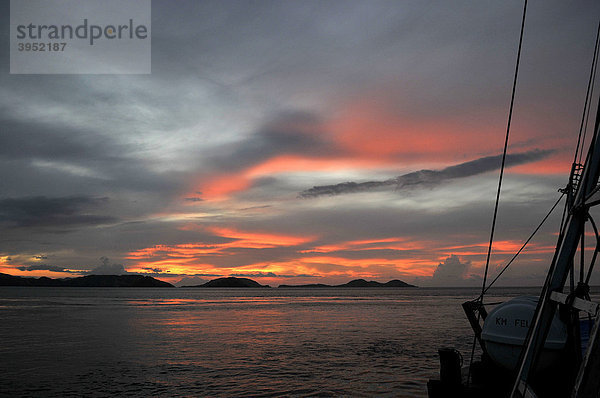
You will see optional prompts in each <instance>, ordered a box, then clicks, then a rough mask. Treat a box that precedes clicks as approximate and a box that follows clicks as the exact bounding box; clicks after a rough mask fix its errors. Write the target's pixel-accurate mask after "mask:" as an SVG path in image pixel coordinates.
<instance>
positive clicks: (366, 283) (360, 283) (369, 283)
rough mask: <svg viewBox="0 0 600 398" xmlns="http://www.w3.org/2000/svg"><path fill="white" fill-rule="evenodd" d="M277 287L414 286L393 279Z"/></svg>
mask: <svg viewBox="0 0 600 398" xmlns="http://www.w3.org/2000/svg"><path fill="white" fill-rule="evenodd" d="M279 287H304V288H325V287H416V286H415V285H411V284H408V283H406V282H402V281H401V280H398V279H394V280H391V281H389V282H386V283H381V282H375V281H366V280H364V279H355V280H353V281H350V282H348V283H344V284H343V285H324V284H322V283H312V284H308V285H279Z"/></svg>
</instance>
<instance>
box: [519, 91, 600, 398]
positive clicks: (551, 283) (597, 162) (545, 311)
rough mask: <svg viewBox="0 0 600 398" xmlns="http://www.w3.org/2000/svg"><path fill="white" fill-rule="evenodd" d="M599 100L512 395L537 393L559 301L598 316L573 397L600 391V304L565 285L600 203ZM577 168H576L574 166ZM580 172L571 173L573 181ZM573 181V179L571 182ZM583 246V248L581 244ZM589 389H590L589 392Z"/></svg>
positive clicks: (524, 395)
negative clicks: (534, 382) (534, 378)
mask: <svg viewBox="0 0 600 398" xmlns="http://www.w3.org/2000/svg"><path fill="white" fill-rule="evenodd" d="M599 123H600V103H599V104H598V110H597V113H596V123H595V127H594V136H593V138H592V142H591V144H590V148H589V151H588V154H587V158H586V162H585V166H584V168H583V172H582V175H581V181H580V182H579V183H578V184H577V186H576V187H575V189H576V191H575V195H574V196H575V198H574V200H573V203H572V206H571V208H570V209H569V214H568V218H567V221H566V223H565V229H564V230H563V231H564V234H563V237H562V239H561V240H560V242H559V244H558V246H557V248H556V251H555V254H554V258H553V261H552V264H551V266H550V270H549V271H548V276H547V277H546V282H545V284H544V288H543V290H542V293H541V296H540V300H539V302H538V306H537V308H536V311H535V315H534V318H533V319H534V322H533V326H532V327H531V329H530V330H529V334H528V338H527V343H526V346H525V349H524V350H523V352H522V353H521V359H520V361H519V365H518V375H517V378H516V381H515V384H514V386H513V389H512V393H511V397H512V398H520V397H535V396H536V395H535V393H534V392H533V390H532V389H531V387H529V384H528V378H529V375H530V374H531V373H532V372H533V371H534V370H535V368H536V364H537V362H538V360H539V356H540V353H541V351H542V349H543V347H544V344H545V341H546V337H547V335H548V331H549V329H550V324H551V323H552V319H553V317H554V314H555V312H556V310H557V307H558V304H559V302H562V303H565V302H566V303H570V305H571V306H572V307H573V308H576V309H578V310H584V311H587V312H588V313H591V315H592V316H594V317H595V320H596V321H595V324H594V329H593V330H592V333H591V335H590V341H589V344H588V349H587V352H586V354H585V357H584V359H583V361H582V362H581V364H580V369H579V374H578V377H577V380H576V381H575V384H574V386H573V388H572V390H573V395H572V397H577V398H579V397H588V396H590V395H586V394H589V392H590V391H597V390H598V388H599V387H600V348H599V347H598V346H599V342H598V340H599V338H600V332H598V324H599V323H600V311H598V307H599V306H598V305H596V304H594V303H591V302H589V301H586V300H582V299H581V297H579V300H578V299H577V298H574V297H570V296H567V295H565V294H563V288H564V286H565V282H566V280H567V276H568V274H569V271H570V270H571V269H572V267H573V258H574V256H575V253H576V251H577V247H578V244H579V242H580V240H581V237H582V235H583V234H585V223H586V221H587V220H588V217H589V209H590V207H592V206H595V205H597V204H600V190H599V188H600V187H598V175H599V172H600V138H599V136H600V131H599V129H600V126H599ZM574 169H576V168H575V167H574ZM578 178H579V176H573V175H572V176H571V182H573V181H576V180H577V179H578ZM571 182H570V183H571ZM582 250H584V249H583V248H582ZM586 391H588V392H586ZM595 394H596V393H594V396H595Z"/></svg>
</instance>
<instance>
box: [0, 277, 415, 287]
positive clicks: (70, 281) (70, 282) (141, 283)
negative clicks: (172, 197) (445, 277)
mask: <svg viewBox="0 0 600 398" xmlns="http://www.w3.org/2000/svg"><path fill="white" fill-rule="evenodd" d="M0 286H54V287H174V286H173V285H171V284H170V283H167V282H163V281H160V280H158V279H154V278H152V277H150V276H144V275H87V276H81V277H78V278H63V279H52V278H47V277H45V276H42V277H40V278H24V277H21V276H14V275H8V274H3V273H0ZM182 287H184V288H197V287H207V288H210V287H243V288H248V287H250V288H259V287H262V288H268V287H270V286H269V285H261V284H260V283H258V282H256V281H253V280H252V279H248V278H236V277H232V276H231V277H228V278H217V279H213V280H211V281H208V282H206V283H204V284H202V285H194V286H182ZM279 287H280V288H332V287H336V288H337V287H416V286H414V285H410V284H408V283H406V282H402V281H401V280H398V279H394V280H391V281H389V282H386V283H380V282H375V281H366V280H364V279H355V280H353V281H350V282H348V283H344V284H342V285H325V284H322V283H313V284H308V285H279Z"/></svg>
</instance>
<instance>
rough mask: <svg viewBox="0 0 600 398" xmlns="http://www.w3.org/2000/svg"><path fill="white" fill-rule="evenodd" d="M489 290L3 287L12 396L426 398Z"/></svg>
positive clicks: (510, 291)
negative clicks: (443, 353)
mask: <svg viewBox="0 0 600 398" xmlns="http://www.w3.org/2000/svg"><path fill="white" fill-rule="evenodd" d="M538 290H539V289H537V288H500V289H497V290H496V291H493V292H492V294H490V295H489V296H488V297H489V298H488V299H487V300H488V301H489V302H492V301H495V300H499V301H501V300H506V299H507V298H510V297H514V296H518V295H523V294H537V292H538ZM477 292H478V289H450V288H445V289H429V288H418V289H382V288H379V289H167V288H163V289H145V288H137V289H135V288H133V289H129V288H20V287H0V320H1V321H0V338H1V345H0V357H1V358H2V359H1V361H0V395H1V396H7V397H8V396H10V397H14V396H56V397H59V396H60V397H62V396H140V397H142V396H143V397H145V396H169V397H171V396H192V397H193V396H210V397H214V396H235V397H279V396H322V397H327V396H358V397H360V396H390V397H413V396H414V397H422V396H426V395H427V391H426V382H427V379H428V378H429V377H431V376H433V375H435V374H437V372H438V368H439V366H438V357H437V349H438V348H439V347H440V346H454V347H456V348H458V349H459V350H460V351H461V352H462V353H463V356H464V357H465V360H467V359H468V357H469V352H470V346H471V342H472V333H471V330H470V328H469V326H468V322H467V320H466V318H465V316H464V315H463V312H462V309H461V306H460V304H461V303H462V302H463V301H466V300H468V299H472V298H474V297H476V296H477Z"/></svg>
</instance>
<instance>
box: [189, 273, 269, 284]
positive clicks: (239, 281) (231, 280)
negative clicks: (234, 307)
mask: <svg viewBox="0 0 600 398" xmlns="http://www.w3.org/2000/svg"><path fill="white" fill-rule="evenodd" d="M182 287H269V285H261V284H260V283H258V282H256V281H253V280H252V279H248V278H235V277H232V276H231V277H229V278H218V279H213V280H211V281H208V282H206V283H204V284H202V285H194V286H182Z"/></svg>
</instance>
